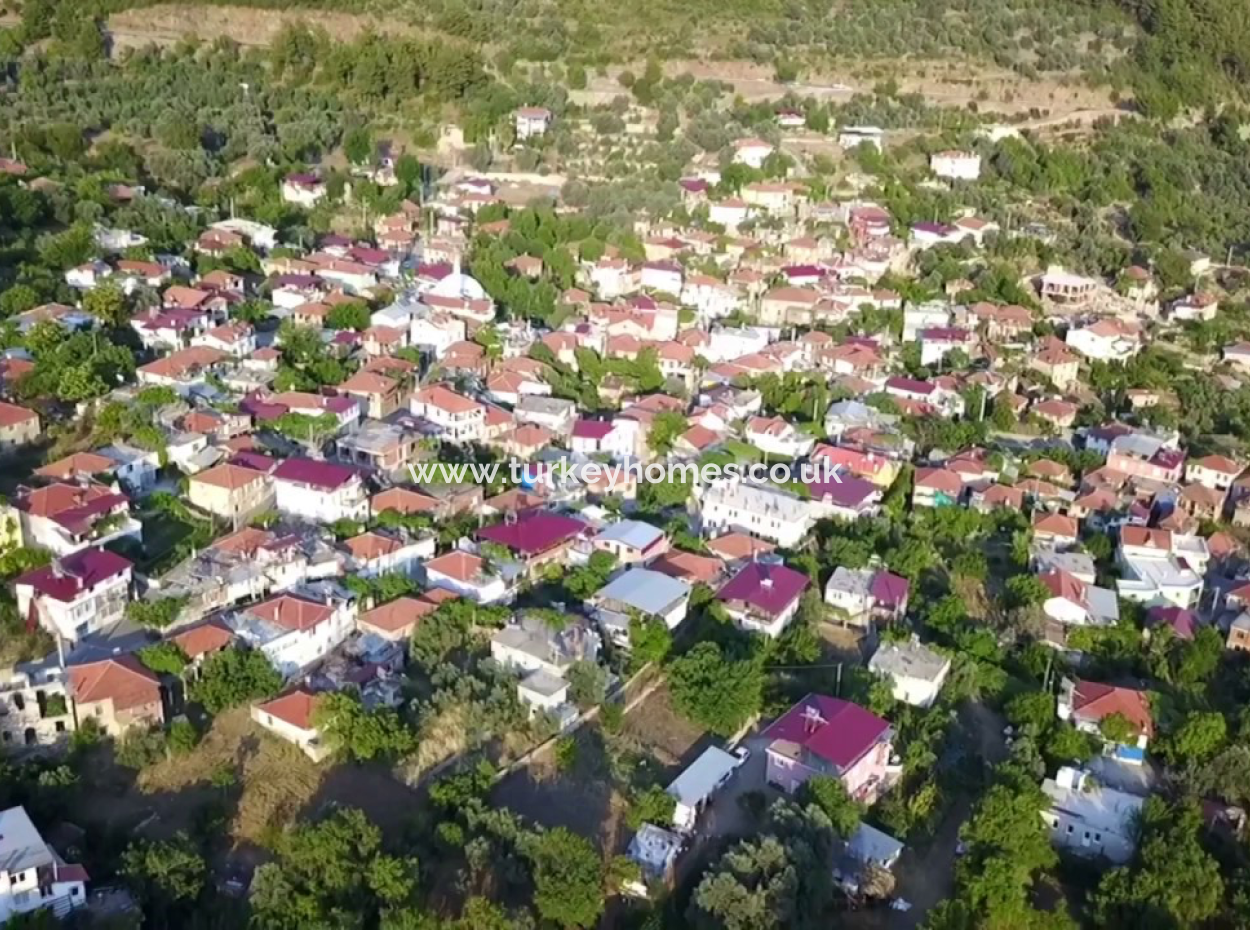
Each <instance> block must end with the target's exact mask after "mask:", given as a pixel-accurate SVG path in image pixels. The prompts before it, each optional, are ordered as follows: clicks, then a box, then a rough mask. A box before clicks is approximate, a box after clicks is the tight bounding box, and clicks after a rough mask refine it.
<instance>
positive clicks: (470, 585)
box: [424, 550, 511, 604]
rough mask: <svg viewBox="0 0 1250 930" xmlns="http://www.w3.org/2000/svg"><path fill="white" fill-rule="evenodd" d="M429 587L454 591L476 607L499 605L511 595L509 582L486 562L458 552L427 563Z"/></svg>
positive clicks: (426, 576)
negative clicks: (477, 605) (480, 605)
mask: <svg viewBox="0 0 1250 930" xmlns="http://www.w3.org/2000/svg"><path fill="white" fill-rule="evenodd" d="M424 570H425V581H426V584H428V585H430V586H431V587H434V588H441V589H443V590H444V591H453V592H455V593H456V594H458V595H460V596H461V597H465V598H468V599H469V600H471V601H473V602H474V603H476V604H496V603H499V602H500V601H504V600H507V599H508V597H509V596H510V595H511V591H510V590H509V588H508V584H507V582H506V581H505V580H504V578H503V577H502V576H501V575H499V574H498V573H497V572H494V571H492V570H491V568H490V565H489V564H488V563H487V561H486V560H485V559H483V558H481V557H480V556H476V555H474V554H473V553H471V552H463V551H460V550H455V551H452V552H448V553H446V554H445V555H440V556H439V557H438V558H435V559H430V560H429V561H428V562H426V563H425V566H424Z"/></svg>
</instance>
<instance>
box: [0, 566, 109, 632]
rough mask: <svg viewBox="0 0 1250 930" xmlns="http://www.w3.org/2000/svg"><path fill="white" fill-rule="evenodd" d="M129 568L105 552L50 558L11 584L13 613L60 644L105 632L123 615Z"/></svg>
mask: <svg viewBox="0 0 1250 930" xmlns="http://www.w3.org/2000/svg"><path fill="white" fill-rule="evenodd" d="M132 569H133V565H132V564H131V562H130V560H129V559H125V558H123V557H122V556H120V555H117V554H116V553H114V552H110V551H108V550H107V549H86V550H83V551H81V552H76V553H74V554H73V555H67V556H64V557H63V558H56V559H53V560H52V562H51V563H49V564H48V565H45V566H43V567H42V568H36V569H32V570H31V571H29V572H26V573H25V574H24V575H19V576H18V577H17V579H16V580H15V581H14V582H13V594H14V597H15V598H16V599H17V610H18V614H19V615H20V616H21V617H23V618H24V619H26V620H27V621H34V622H35V623H37V624H38V625H39V626H41V627H43V628H44V629H45V630H47V631H48V632H50V633H53V634H55V635H57V636H60V637H61V638H62V639H63V640H65V641H66V642H70V643H74V642H77V641H78V640H80V639H82V638H83V637H84V636H87V635H89V634H92V633H95V632H98V631H99V630H102V629H106V628H107V627H109V626H111V625H112V624H114V623H116V622H118V621H119V620H121V619H122V618H123V617H124V616H125V615H126V604H127V602H128V601H129V600H130V581H131V578H132Z"/></svg>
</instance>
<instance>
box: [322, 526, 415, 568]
mask: <svg viewBox="0 0 1250 930" xmlns="http://www.w3.org/2000/svg"><path fill="white" fill-rule="evenodd" d="M342 547H343V548H344V549H345V550H346V551H347V554H348V564H347V568H348V570H349V571H350V572H351V573H352V574H355V575H358V576H359V577H361V578H378V577H380V576H382V575H404V576H405V577H408V578H414V577H416V575H417V569H418V567H419V566H420V565H421V563H422V561H423V560H424V559H430V558H433V557H434V536H433V534H428V535H425V536H423V537H420V538H415V539H414V538H410V537H409V536H408V535H407V534H406V533H404V534H400V533H390V532H384V531H382V530H368V531H367V532H364V533H361V534H360V535H359V536H353V537H352V538H351V539H346V540H344V541H343V543H342Z"/></svg>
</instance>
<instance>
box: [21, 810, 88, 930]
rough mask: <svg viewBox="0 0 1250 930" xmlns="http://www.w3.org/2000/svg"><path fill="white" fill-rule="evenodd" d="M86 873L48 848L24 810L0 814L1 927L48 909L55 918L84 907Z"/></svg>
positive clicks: (85, 902) (79, 866)
mask: <svg viewBox="0 0 1250 930" xmlns="http://www.w3.org/2000/svg"><path fill="white" fill-rule="evenodd" d="M87 881H88V876H87V870H86V869H84V868H83V867H82V866H81V865H68V864H66V862H65V860H64V859H62V858H61V857H60V856H59V855H57V852H56V850H55V849H53V848H52V847H51V846H49V845H48V844H47V843H46V842H44V839H43V837H42V836H40V835H39V831H38V830H36V829H35V825H34V824H33V823H32V822H31V819H30V816H29V815H28V814H27V813H26V809H25V808H22V807H10V808H9V809H8V810H6V811H0V924H4V925H6V926H7V925H8V922H9V920H10V919H12V918H14V917H16V916H17V915H18V914H29V913H30V912H31V911H38V910H42V909H45V908H46V909H48V910H50V911H52V913H53V914H54V915H56V916H57V917H64V916H66V915H67V914H69V913H70V911H73V910H76V909H78V908H80V907H85V906H86V904H87V891H86V888H87Z"/></svg>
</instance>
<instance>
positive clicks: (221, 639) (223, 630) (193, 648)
mask: <svg viewBox="0 0 1250 930" xmlns="http://www.w3.org/2000/svg"><path fill="white" fill-rule="evenodd" d="M233 639H234V634H233V633H231V632H230V630H229V629H228V628H227V627H225V626H223V625H222V624H221V623H219V622H217V621H215V620H209V621H208V622H207V623H200V624H197V625H195V626H193V627H188V628H187V629H185V630H180V631H179V632H177V633H175V634H174V635H173V636H171V637H170V640H171V641H173V642H174V643H176V644H177V645H178V647H179V648H180V649H181V650H182V651H183V652H185V653H186V655H187V658H188V659H196V658H199V657H200V656H202V655H206V654H208V653H210V652H217V651H219V650H221V649H225V648H226V647H227V646H229V645H230V642H231V641H232V640H233Z"/></svg>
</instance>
